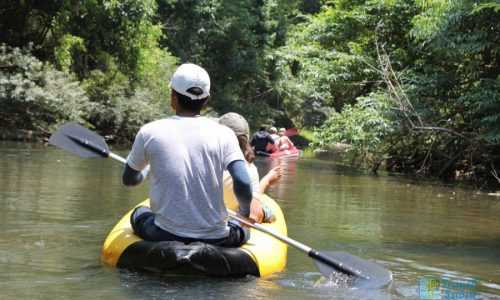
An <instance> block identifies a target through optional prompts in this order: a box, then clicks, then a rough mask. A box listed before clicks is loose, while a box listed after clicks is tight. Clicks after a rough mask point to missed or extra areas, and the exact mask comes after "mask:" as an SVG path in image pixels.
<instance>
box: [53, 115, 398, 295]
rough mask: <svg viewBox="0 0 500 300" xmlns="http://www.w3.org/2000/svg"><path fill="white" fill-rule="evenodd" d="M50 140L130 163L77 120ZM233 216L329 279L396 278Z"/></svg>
mask: <svg viewBox="0 0 500 300" xmlns="http://www.w3.org/2000/svg"><path fill="white" fill-rule="evenodd" d="M49 143H50V144H52V145H54V146H57V147H59V148H62V149H64V150H66V151H69V152H71V153H73V154H76V155H78V156H80V157H84V158H88V157H98V158H107V157H109V158H112V159H114V160H117V161H119V162H121V163H126V160H125V159H124V158H123V157H121V156H119V155H117V154H114V153H113V152H111V151H110V150H109V147H108V145H107V143H106V141H105V140H104V138H103V137H101V136H100V135H98V134H97V133H95V132H92V131H90V130H89V129H87V128H85V127H83V126H81V125H79V124H77V123H73V122H71V123H66V124H64V125H63V126H61V127H60V128H59V129H58V130H57V131H56V132H54V133H53V134H52V136H51V137H50V139H49ZM229 216H230V217H231V218H233V219H235V220H237V221H239V222H240V223H242V224H244V225H246V226H249V227H252V228H254V229H256V230H259V231H261V232H264V233H266V234H269V235H271V236H272V237H274V238H276V239H278V240H280V241H282V242H283V243H285V244H287V245H290V246H292V247H294V248H296V249H298V250H300V251H302V252H304V253H306V254H307V255H308V256H309V257H310V258H312V259H313V260H314V262H315V263H316V265H317V266H318V269H319V271H320V272H321V274H322V275H323V276H325V277H326V278H330V277H331V276H332V274H334V273H335V272H339V273H343V274H346V275H348V276H350V277H352V278H353V284H354V285H355V286H357V287H363V288H380V287H383V286H385V285H387V284H389V282H391V280H392V273H391V272H390V271H389V270H387V269H385V268H383V267H382V266H380V265H379V264H376V263H374V262H371V261H367V260H364V259H362V258H360V257H357V256H354V255H352V254H349V253H346V252H326V251H323V252H320V251H317V250H315V249H313V248H311V247H309V246H307V245H305V244H302V243H300V242H298V241H296V240H294V239H291V238H289V237H287V236H283V235H281V234H279V233H276V232H273V231H272V230H269V229H268V228H266V227H265V226H262V225H261V224H258V223H254V222H252V221H251V220H249V219H246V218H243V217H242V216H239V215H237V214H236V213H235V212H232V211H229Z"/></svg>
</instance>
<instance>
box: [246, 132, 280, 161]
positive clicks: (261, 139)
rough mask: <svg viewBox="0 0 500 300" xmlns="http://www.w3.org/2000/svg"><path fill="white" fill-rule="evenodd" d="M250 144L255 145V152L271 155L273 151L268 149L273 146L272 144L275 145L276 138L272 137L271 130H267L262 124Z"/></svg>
mask: <svg viewBox="0 0 500 300" xmlns="http://www.w3.org/2000/svg"><path fill="white" fill-rule="evenodd" d="M250 145H251V146H252V147H253V149H254V151H255V154H257V155H263V156H269V154H270V153H271V151H269V150H268V149H270V148H272V147H270V146H272V145H274V140H273V139H272V138H271V135H270V134H269V132H267V130H266V127H265V126H261V127H260V129H259V130H258V131H257V132H256V133H255V134H254V135H253V137H252V140H251V141H250Z"/></svg>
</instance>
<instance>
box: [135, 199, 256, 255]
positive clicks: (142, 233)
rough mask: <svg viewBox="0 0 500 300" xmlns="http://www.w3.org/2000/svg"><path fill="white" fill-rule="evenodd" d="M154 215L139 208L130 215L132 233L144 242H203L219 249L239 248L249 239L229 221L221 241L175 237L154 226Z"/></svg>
mask: <svg viewBox="0 0 500 300" xmlns="http://www.w3.org/2000/svg"><path fill="white" fill-rule="evenodd" d="M154 220H155V215H154V213H153V212H152V211H151V209H150V208H149V207H145V206H139V207H136V208H135V209H134V211H133V212H132V215H130V224H132V229H133V230H134V233H135V234H136V235H138V236H139V237H140V238H142V239H144V240H146V241H154V242H159V241H179V242H183V243H186V244H189V243H192V242H203V243H207V244H212V245H216V246H220V247H239V246H241V245H243V244H244V243H246V242H247V241H248V239H249V238H250V232H249V231H248V229H247V228H244V227H242V226H240V225H239V224H238V223H236V222H233V221H229V222H228V226H229V235H228V236H227V237H225V238H221V239H197V238H188V237H182V236H178V235H175V234H173V233H170V232H168V231H166V230H163V229H162V228H160V227H158V226H156V224H155V222H154Z"/></svg>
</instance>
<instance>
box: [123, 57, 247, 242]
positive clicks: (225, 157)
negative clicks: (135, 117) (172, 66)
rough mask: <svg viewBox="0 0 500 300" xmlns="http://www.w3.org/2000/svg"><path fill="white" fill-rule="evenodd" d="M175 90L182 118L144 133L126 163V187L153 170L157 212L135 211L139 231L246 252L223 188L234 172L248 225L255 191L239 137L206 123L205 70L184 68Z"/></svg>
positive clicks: (173, 83) (175, 80)
mask: <svg viewBox="0 0 500 300" xmlns="http://www.w3.org/2000/svg"><path fill="white" fill-rule="evenodd" d="M170 86H171V88H172V93H171V105H172V108H173V109H174V110H175V112H176V115H175V116H173V117H169V118H166V119H162V120H157V121H154V122H151V123H148V124H146V125H144V126H143V127H142V128H141V129H140V131H139V132H138V134H137V136H136V138H135V141H134V145H133V146H132V150H131V152H130V154H129V155H128V157H127V165H126V167H125V170H124V173H123V183H124V184H125V185H136V184H138V183H140V182H141V181H142V180H143V179H144V178H145V177H146V176H147V173H148V172H149V170H150V183H151V186H150V193H149V196H150V199H151V209H149V208H145V207H139V208H137V209H136V210H134V212H133V214H132V217H131V223H132V227H133V228H134V231H135V233H136V234H137V235H139V236H140V237H142V238H143V239H145V240H152V241H165V240H178V241H182V242H193V241H203V242H208V243H212V244H216V245H220V246H227V247H233V246H239V245H241V244H243V243H244V242H246V240H247V239H248V231H247V230H246V229H244V228H242V227H241V226H239V225H238V224H235V223H228V222H226V219H227V211H226V208H225V205H224V201H223V180H222V176H223V172H224V170H226V169H227V170H228V171H229V172H230V174H231V176H232V177H233V180H234V182H235V184H236V185H238V186H237V187H236V185H235V194H236V196H237V199H238V201H239V203H240V214H241V215H243V216H244V217H248V216H249V212H250V202H251V199H252V189H251V184H250V177H249V175H248V173H247V170H246V167H245V163H244V157H243V154H242V152H241V150H240V148H239V145H238V141H237V139H236V136H235V135H234V133H233V132H232V131H231V130H230V129H229V128H227V127H225V126H222V125H220V124H218V123H217V122H214V121H213V120H210V119H208V118H205V117H201V116H200V115H199V113H200V111H201V109H202V107H203V106H204V105H205V103H206V101H207V100H208V96H209V93H210V79H209V76H208V74H207V73H206V71H205V70H204V69H203V68H201V67H199V66H197V65H194V64H183V65H181V66H180V67H179V68H178V69H177V70H176V72H175V73H174V75H173V76H172V79H171V82H170ZM148 165H150V168H149V167H148ZM236 182H237V183H236Z"/></svg>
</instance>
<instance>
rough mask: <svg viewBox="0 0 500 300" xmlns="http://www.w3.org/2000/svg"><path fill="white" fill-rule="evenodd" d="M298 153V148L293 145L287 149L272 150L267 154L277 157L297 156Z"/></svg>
mask: <svg viewBox="0 0 500 300" xmlns="http://www.w3.org/2000/svg"><path fill="white" fill-rule="evenodd" d="M299 155H300V150H299V149H297V148H295V147H293V148H292V149H289V150H281V151H276V152H273V153H271V154H270V155H269V157H271V158H279V157H298V156H299Z"/></svg>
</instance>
